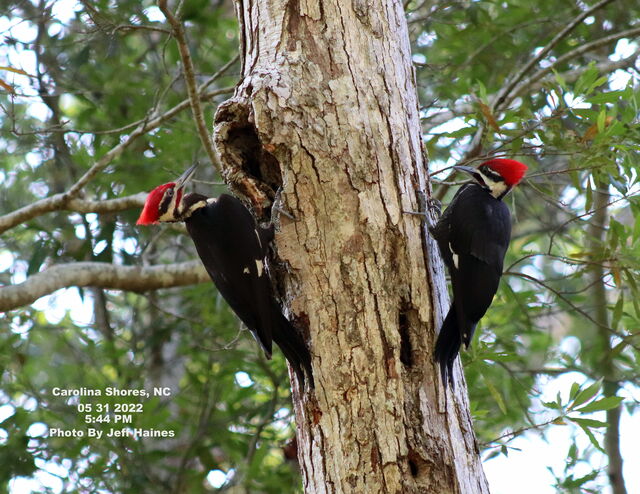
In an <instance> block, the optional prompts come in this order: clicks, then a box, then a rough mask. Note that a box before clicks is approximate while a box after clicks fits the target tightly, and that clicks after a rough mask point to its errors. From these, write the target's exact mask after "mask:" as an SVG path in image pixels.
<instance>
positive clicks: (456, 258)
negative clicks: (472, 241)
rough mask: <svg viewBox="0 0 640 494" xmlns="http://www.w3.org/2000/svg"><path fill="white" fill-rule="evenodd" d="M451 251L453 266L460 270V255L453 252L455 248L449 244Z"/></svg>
mask: <svg viewBox="0 0 640 494" xmlns="http://www.w3.org/2000/svg"><path fill="white" fill-rule="evenodd" d="M449 250H450V251H451V257H452V259H453V265H454V266H455V267H456V269H458V254H456V253H455V252H454V251H453V247H451V244H449Z"/></svg>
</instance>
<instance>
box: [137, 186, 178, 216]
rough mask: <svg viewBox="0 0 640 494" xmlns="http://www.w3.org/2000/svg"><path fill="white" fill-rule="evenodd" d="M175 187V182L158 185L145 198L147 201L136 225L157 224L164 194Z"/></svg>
mask: <svg viewBox="0 0 640 494" xmlns="http://www.w3.org/2000/svg"><path fill="white" fill-rule="evenodd" d="M175 186H176V184H175V182H169V183H168V184H164V185H159V186H158V187H156V188H155V189H153V190H152V191H151V192H149V195H148V196H147V200H146V201H145V203H144V207H143V208H142V213H140V217H139V218H138V221H136V225H153V224H156V223H158V219H159V218H160V202H161V201H162V199H163V198H164V195H165V192H166V191H167V190H169V189H171V190H173V188H174V187H175Z"/></svg>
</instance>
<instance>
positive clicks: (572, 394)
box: [569, 382, 580, 400]
mask: <svg viewBox="0 0 640 494" xmlns="http://www.w3.org/2000/svg"><path fill="white" fill-rule="evenodd" d="M578 391H580V385H579V384H578V383H576V382H574V383H573V384H572V385H571V390H570V391H569V400H573V399H575V397H576V396H578Z"/></svg>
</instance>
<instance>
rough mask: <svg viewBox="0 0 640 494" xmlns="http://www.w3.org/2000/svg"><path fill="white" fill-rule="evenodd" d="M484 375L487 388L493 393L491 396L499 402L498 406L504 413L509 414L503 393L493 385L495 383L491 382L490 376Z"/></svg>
mask: <svg viewBox="0 0 640 494" xmlns="http://www.w3.org/2000/svg"><path fill="white" fill-rule="evenodd" d="M482 377H483V378H484V382H485V384H486V385H487V389H488V390H489V393H491V396H493V399H494V400H495V401H496V403H497V404H498V407H499V408H500V410H501V411H502V413H504V414H505V415H506V414H507V407H506V405H505V403H504V400H503V398H502V395H501V394H500V392H499V391H498V390H497V388H496V387H495V386H494V385H493V383H492V382H491V379H490V378H488V377H487V376H485V375H483V376H482Z"/></svg>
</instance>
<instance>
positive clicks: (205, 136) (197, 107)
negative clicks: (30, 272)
mask: <svg viewBox="0 0 640 494" xmlns="http://www.w3.org/2000/svg"><path fill="white" fill-rule="evenodd" d="M158 7H159V8H160V10H161V11H162V13H163V14H164V16H165V17H166V18H167V21H168V22H169V24H171V28H172V29H173V36H174V37H175V39H176V42H177V44H178V50H179V51H180V59H181V60H182V73H183V74H184V79H185V82H186V84H187V94H188V95H189V101H190V103H191V112H192V113H193V119H194V120H195V123H196V127H197V129H198V134H199V135H200V140H201V141H202V145H203V146H204V149H205V150H206V151H207V154H208V155H209V159H210V160H211V164H212V165H213V166H214V167H215V168H216V169H217V170H218V172H220V173H221V169H220V163H219V162H218V156H217V154H216V151H215V149H214V148H213V141H212V139H211V135H210V134H209V132H208V131H207V124H206V122H205V121H204V115H203V113H202V105H201V104H200V98H199V97H198V86H197V84H196V75H195V69H194V67H193V60H192V58H191V53H190V52H189V46H188V45H187V36H186V34H185V32H184V26H183V25H182V23H181V22H180V21H179V20H178V19H177V18H176V16H174V15H173V12H171V10H170V9H169V7H168V6H167V0H160V1H159V2H158Z"/></svg>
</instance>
